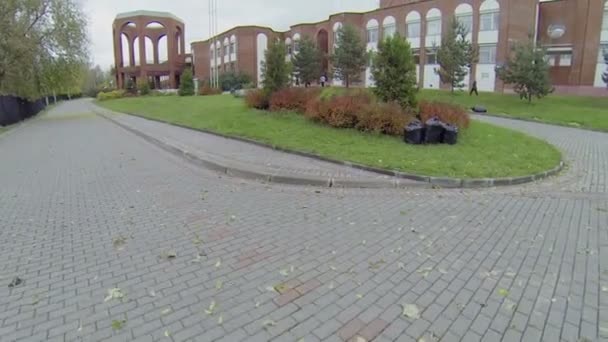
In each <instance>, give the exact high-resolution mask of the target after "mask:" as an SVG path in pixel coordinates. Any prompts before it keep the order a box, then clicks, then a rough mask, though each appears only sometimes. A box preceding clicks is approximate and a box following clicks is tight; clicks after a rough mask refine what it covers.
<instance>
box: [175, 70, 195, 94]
mask: <svg viewBox="0 0 608 342" xmlns="http://www.w3.org/2000/svg"><path fill="white" fill-rule="evenodd" d="M178 94H179V96H192V95H194V81H193V80H192V70H190V69H186V70H184V72H183V73H182V76H181V79H180V82H179V91H178Z"/></svg>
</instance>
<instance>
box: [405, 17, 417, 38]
mask: <svg viewBox="0 0 608 342" xmlns="http://www.w3.org/2000/svg"><path fill="white" fill-rule="evenodd" d="M410 27H416V29H415V30H412V29H410ZM405 29H406V31H407V32H406V34H407V37H408V38H420V29H421V21H420V20H416V21H411V22H409V23H406V24H405ZM412 32H414V33H416V35H415V36H414V35H412Z"/></svg>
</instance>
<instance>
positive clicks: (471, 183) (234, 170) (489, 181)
mask: <svg viewBox="0 0 608 342" xmlns="http://www.w3.org/2000/svg"><path fill="white" fill-rule="evenodd" d="M92 110H93V112H94V113H96V114H98V115H100V116H101V117H103V118H105V119H107V120H109V121H110V122H113V123H114V124H116V125H118V126H120V127H122V128H124V129H126V130H127V131H129V132H132V133H134V134H135V135H137V136H139V137H142V138H143V139H145V140H147V141H148V142H151V143H153V144H155V145H157V146H159V147H161V148H162V149H164V150H166V151H168V152H171V153H173V154H176V155H179V156H183V157H185V158H186V159H188V160H190V161H192V162H194V163H195V164H198V165H200V166H203V167H205V168H207V169H211V170H213V171H217V172H219V173H223V174H227V175H230V176H234V177H240V178H245V179H253V180H260V181H265V182H269V183H279V184H290V185H310V186H319V187H336V188H397V189H403V188H408V187H413V186H415V185H413V184H411V183H405V182H403V180H410V181H417V182H420V186H421V187H429V186H431V187H434V188H455V189H457V188H466V189H475V188H492V187H502V186H511V185H521V184H525V183H531V182H534V181H538V180H542V179H544V178H547V177H550V176H554V175H556V174H558V173H560V172H561V171H562V170H563V168H564V166H565V163H564V162H563V161H562V162H560V163H559V165H558V166H556V167H555V168H553V169H551V170H548V171H545V172H542V173H539V174H536V175H528V176H523V177H514V178H484V179H459V178H447V177H430V176H421V175H415V174H409V173H405V172H399V171H392V170H386V169H380V168H376V167H372V166H367V165H361V164H356V163H351V162H347V161H340V160H335V159H331V158H327V157H323V156H318V155H316V154H313V153H308V152H301V151H293V150H290V149H286V148H282V147H279V146H274V145H271V144H266V143H261V142H258V141H254V140H251V139H247V138H242V137H234V136H229V135H225V134H221V133H217V132H213V131H209V130H205V129H197V128H192V127H187V126H185V125H180V124H175V123H171V122H166V121H162V120H158V119H153V118H147V117H145V116H142V115H138V114H131V113H121V114H125V115H132V116H136V117H139V118H142V119H146V120H150V121H155V122H159V123H163V124H168V125H172V126H175V127H180V128H184V129H188V130H191V131H196V132H202V133H206V134H212V135H215V136H218V137H222V138H226V139H231V140H236V141H241V142H245V143H249V144H254V145H257V146H260V147H264V148H270V149H273V150H276V151H280V152H285V153H290V154H295V155H299V156H302V157H307V158H312V159H316V160H320V161H325V162H329V163H332V164H337V165H342V166H347V167H351V168H355V169H359V170H364V171H368V172H373V173H376V174H379V175H384V176H389V177H390V178H387V179H366V180H362V179H333V178H324V177H312V176H302V175H298V176H290V175H275V174H270V173H267V172H264V171H256V170H252V169H242V168H238V167H236V166H234V165H226V163H220V162H217V161H212V160H206V159H202V158H200V157H198V156H194V155H192V154H190V153H188V152H187V151H184V150H182V149H180V148H178V147H175V146H172V145H170V144H167V143H166V142H163V141H161V140H159V139H156V138H154V137H152V136H150V135H147V134H145V133H143V132H141V131H139V130H137V129H134V128H132V127H130V126H128V125H125V124H123V123H120V122H118V121H117V120H114V119H112V118H111V117H110V116H109V115H108V114H106V113H103V112H102V111H106V112H110V113H113V112H112V111H111V110H109V109H105V108H102V107H99V106H97V105H95V104H92Z"/></svg>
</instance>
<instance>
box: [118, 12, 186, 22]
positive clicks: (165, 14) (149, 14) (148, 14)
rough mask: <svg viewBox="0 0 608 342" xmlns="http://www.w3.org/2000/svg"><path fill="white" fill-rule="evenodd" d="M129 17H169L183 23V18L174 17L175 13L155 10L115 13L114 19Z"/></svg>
mask: <svg viewBox="0 0 608 342" xmlns="http://www.w3.org/2000/svg"><path fill="white" fill-rule="evenodd" d="M131 17H159V18H170V19H173V20H177V21H179V22H180V23H182V24H183V23H184V21H183V20H181V19H180V18H178V17H176V16H175V15H173V14H171V13H169V12H157V11H145V10H140V11H132V12H125V13H119V14H118V15H116V20H117V19H124V18H131Z"/></svg>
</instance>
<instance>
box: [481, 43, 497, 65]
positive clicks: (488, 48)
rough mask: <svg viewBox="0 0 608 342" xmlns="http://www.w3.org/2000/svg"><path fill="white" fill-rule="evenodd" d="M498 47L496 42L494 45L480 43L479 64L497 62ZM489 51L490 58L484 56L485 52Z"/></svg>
mask: <svg viewBox="0 0 608 342" xmlns="http://www.w3.org/2000/svg"><path fill="white" fill-rule="evenodd" d="M496 48H497V46H496V45H495V44H493V45H480V46H479V62H478V64H496ZM486 51H487V52H488V58H487V59H485V58H482V56H483V54H484V53H485V52H486Z"/></svg>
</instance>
